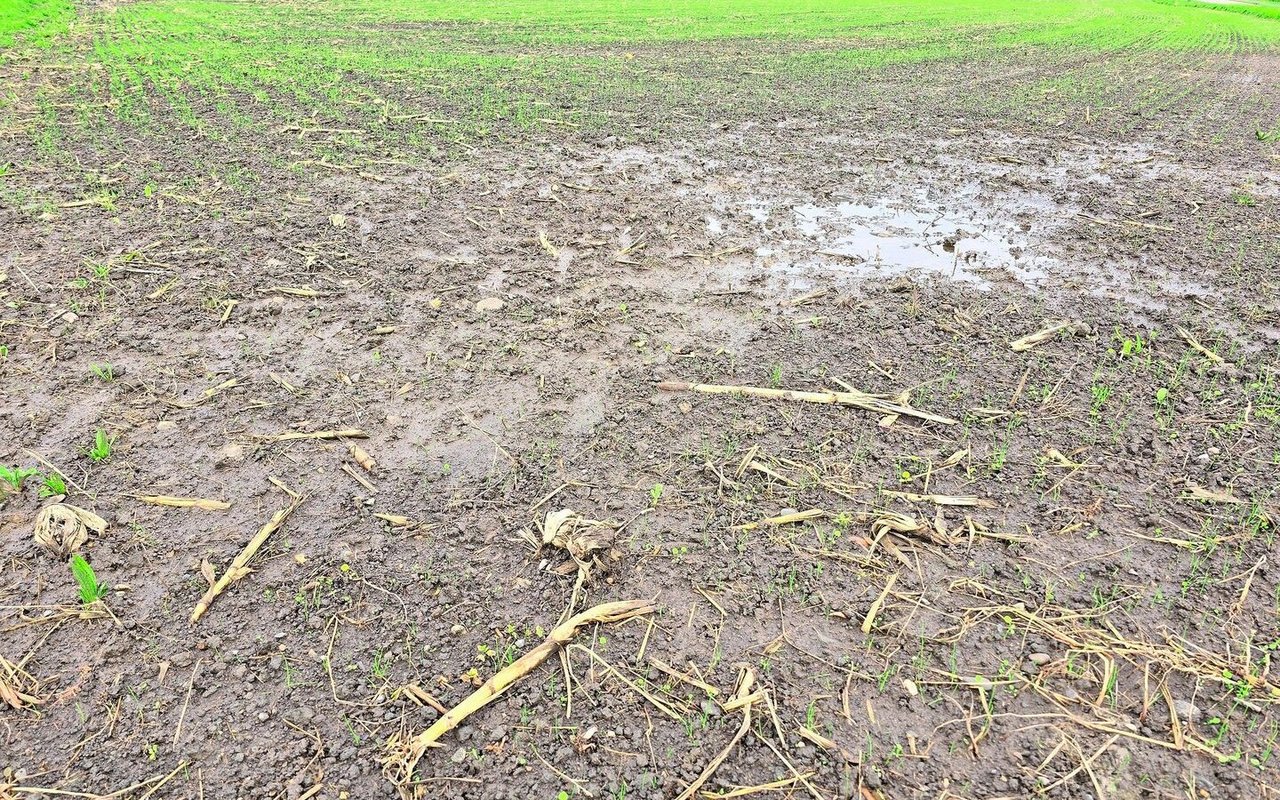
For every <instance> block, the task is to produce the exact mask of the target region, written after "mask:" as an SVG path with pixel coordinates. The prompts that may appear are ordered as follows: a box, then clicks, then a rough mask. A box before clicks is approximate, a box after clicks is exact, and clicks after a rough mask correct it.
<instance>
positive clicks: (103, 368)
mask: <svg viewBox="0 0 1280 800" xmlns="http://www.w3.org/2000/svg"><path fill="white" fill-rule="evenodd" d="M89 371H90V372H92V373H93V375H94V377H96V378H97V379H98V380H100V381H102V382H103V383H111V382H112V381H113V380H115V379H116V372H115V369H114V368H113V367H112V366H111V365H110V364H90V365H89Z"/></svg>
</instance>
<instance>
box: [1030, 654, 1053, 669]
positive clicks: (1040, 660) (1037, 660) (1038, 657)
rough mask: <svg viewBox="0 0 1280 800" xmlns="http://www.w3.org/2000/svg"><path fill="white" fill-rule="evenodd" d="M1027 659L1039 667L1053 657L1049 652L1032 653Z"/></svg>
mask: <svg viewBox="0 0 1280 800" xmlns="http://www.w3.org/2000/svg"><path fill="white" fill-rule="evenodd" d="M1027 660H1028V661H1030V662H1031V663H1032V664H1035V665H1036V666H1037V667H1043V666H1044V665H1045V664H1048V663H1049V662H1050V661H1051V660H1052V659H1051V658H1050V657H1049V654H1048V653H1032V654H1031V655H1029V656H1027Z"/></svg>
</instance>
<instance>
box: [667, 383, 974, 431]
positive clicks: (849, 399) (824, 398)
mask: <svg viewBox="0 0 1280 800" xmlns="http://www.w3.org/2000/svg"><path fill="white" fill-rule="evenodd" d="M658 388H659V389H661V390H662V391H664V392H698V393H700V394H731V395H738V396H740V397H766V398H770V399H774V400H795V401H798V402H802V403H825V404H828V405H832V404H834V405H844V406H853V407H854V408H861V409H862V410H864V411H873V412H875V413H877V414H896V415H899V416H903V417H915V418H916V419H922V420H927V421H929V422H936V423H938V424H939V425H959V424H960V423H959V421H957V420H954V419H951V418H950V417H942V416H938V415H937V414H930V413H929V412H927V411H920V410H919V409H916V408H912V407H911V406H908V405H903V404H900V403H896V402H893V401H892V400H887V399H885V398H884V397H880V396H877V395H873V394H864V393H863V392H857V391H852V392H798V391H794V390H791V389H768V388H765V387H763V386H725V385H722V384H718V383H684V382H679V381H665V382H663V383H659V384H658Z"/></svg>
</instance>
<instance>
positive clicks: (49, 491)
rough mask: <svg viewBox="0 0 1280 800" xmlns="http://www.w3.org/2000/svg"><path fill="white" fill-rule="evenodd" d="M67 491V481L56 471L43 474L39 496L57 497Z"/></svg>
mask: <svg viewBox="0 0 1280 800" xmlns="http://www.w3.org/2000/svg"><path fill="white" fill-rule="evenodd" d="M66 493H67V482H66V481H65V480H63V479H62V476H61V475H59V474H58V473H56V472H55V473H53V474H50V475H45V476H44V481H43V482H42V483H41V484H40V496H41V497H59V496H61V495H64V494H66Z"/></svg>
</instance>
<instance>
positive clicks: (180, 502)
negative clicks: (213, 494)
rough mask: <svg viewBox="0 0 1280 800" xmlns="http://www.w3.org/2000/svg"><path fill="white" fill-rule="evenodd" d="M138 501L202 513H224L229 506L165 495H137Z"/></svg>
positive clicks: (217, 502) (195, 498)
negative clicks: (192, 509) (194, 509)
mask: <svg viewBox="0 0 1280 800" xmlns="http://www.w3.org/2000/svg"><path fill="white" fill-rule="evenodd" d="M138 499H139V500H141V501H142V502H144V503H150V504H151V505H153V506H168V507H169V508H198V509H200V510H202V511H226V510H227V509H228V508H231V504H230V503H227V502H224V501H222V500H209V499H206V498H204V497H172V496H170V495H167V494H149V495H138Z"/></svg>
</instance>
